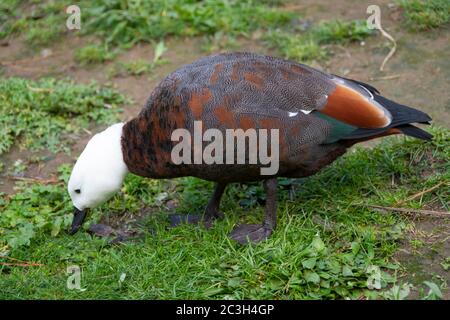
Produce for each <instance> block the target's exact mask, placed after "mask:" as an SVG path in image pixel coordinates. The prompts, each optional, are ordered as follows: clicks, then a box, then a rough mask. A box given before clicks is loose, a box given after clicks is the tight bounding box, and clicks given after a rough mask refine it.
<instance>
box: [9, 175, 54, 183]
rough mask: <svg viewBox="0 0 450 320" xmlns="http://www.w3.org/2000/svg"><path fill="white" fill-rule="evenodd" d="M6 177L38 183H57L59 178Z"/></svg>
mask: <svg viewBox="0 0 450 320" xmlns="http://www.w3.org/2000/svg"><path fill="white" fill-rule="evenodd" d="M8 179H11V180H18V181H28V182H38V183H42V184H56V183H59V180H58V179H56V178H53V179H42V178H36V177H15V176H8Z"/></svg>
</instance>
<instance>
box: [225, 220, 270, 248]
mask: <svg viewBox="0 0 450 320" xmlns="http://www.w3.org/2000/svg"><path fill="white" fill-rule="evenodd" d="M271 234H272V229H270V228H268V227H266V226H264V225H261V224H241V225H238V226H237V227H236V228H234V230H233V231H232V232H231V233H230V237H231V238H232V239H234V240H236V241H237V242H239V243H240V244H242V245H244V244H247V243H258V242H261V241H263V240H266V239H267V238H268V237H269V236H270V235H271Z"/></svg>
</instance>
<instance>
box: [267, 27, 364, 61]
mask: <svg viewBox="0 0 450 320" xmlns="http://www.w3.org/2000/svg"><path fill="white" fill-rule="evenodd" d="M371 34H372V32H371V30H369V29H368V28H367V25H366V23H365V21H362V20H354V21H339V20H333V21H325V22H322V23H320V24H318V25H317V26H314V27H313V28H311V29H310V30H307V31H306V32H302V33H293V32H291V31H285V30H282V29H277V30H272V31H270V32H268V33H267V34H266V35H265V36H264V37H263V40H264V41H265V42H266V44H268V45H269V46H270V47H272V48H276V49H277V50H278V51H279V52H280V54H281V55H283V56H284V57H285V58H287V59H292V60H297V61H300V62H311V61H314V60H316V61H321V60H324V59H326V58H327V57H328V56H329V55H330V50H329V49H328V46H329V45H330V44H341V45H346V44H348V43H350V42H354V41H362V40H364V39H366V38H367V37H368V36H370V35H371Z"/></svg>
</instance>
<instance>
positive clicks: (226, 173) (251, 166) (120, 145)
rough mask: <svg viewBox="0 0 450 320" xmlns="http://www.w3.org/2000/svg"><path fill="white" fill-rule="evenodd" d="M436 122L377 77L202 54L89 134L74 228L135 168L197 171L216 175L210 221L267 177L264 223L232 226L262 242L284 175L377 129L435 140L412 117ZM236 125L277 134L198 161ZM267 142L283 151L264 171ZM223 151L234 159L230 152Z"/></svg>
mask: <svg viewBox="0 0 450 320" xmlns="http://www.w3.org/2000/svg"><path fill="white" fill-rule="evenodd" d="M430 121H431V118H430V116H429V115H427V114H426V113H424V112H422V111H420V110H417V109H415V108H412V107H408V106H406V105H402V104H399V103H397V102H394V101H392V100H389V99H388V98H385V97H384V96H382V95H381V93H380V92H379V91H378V90H377V89H376V88H375V87H373V86H371V85H369V84H366V83H363V82H361V81H358V80H353V79H349V78H345V77H342V76H338V75H335V74H330V73H326V72H324V71H320V70H317V69H315V68H312V67H310V66H307V65H305V64H301V63H298V62H295V61H290V60H285V59H282V58H277V57H272V56H267V55H260V54H256V53H251V52H232V53H220V54H216V55H211V56H207V57H203V58H200V59H199V60H197V61H195V62H193V63H191V64H187V65H184V66H182V67H180V68H179V69H177V70H175V71H173V72H172V73H171V74H169V75H168V76H167V77H166V78H164V79H163V80H162V81H161V82H160V83H159V85H157V86H156V87H155V88H154V90H153V91H152V92H151V94H150V96H149V98H148V100H147V102H146V103H145V105H144V107H143V109H142V110H141V111H140V113H139V114H138V115H137V116H136V117H135V118H133V119H131V120H129V121H127V122H121V123H116V124H113V125H111V126H110V127H108V128H107V129H105V130H104V131H102V132H100V133H97V134H96V135H94V136H93V137H92V138H91V140H89V142H88V143H87V145H86V147H85V149H84V150H83V151H82V153H81V154H80V156H79V158H78V159H77V161H76V163H75V165H74V167H73V170H72V173H71V175H70V178H69V181H68V192H69V195H70V198H71V200H72V204H73V206H74V217H73V221H72V225H71V228H70V230H69V233H70V234H75V233H76V232H77V231H78V230H79V229H80V227H81V226H82V224H83V221H84V220H85V217H86V215H87V212H88V211H89V209H92V208H95V207H97V206H99V205H101V204H103V203H105V202H106V201H107V200H108V199H110V198H111V197H112V196H113V195H114V194H116V193H117V192H118V191H119V190H120V189H121V187H122V184H123V182H124V179H125V177H126V176H127V175H128V174H130V173H131V174H134V175H138V176H141V177H146V178H151V179H171V178H177V177H186V176H192V177H197V178H200V179H204V180H208V181H212V182H214V183H215V187H214V191H213V193H212V196H211V198H210V200H209V202H208V203H207V204H206V207H205V210H204V213H203V215H202V221H208V222H212V221H215V220H217V219H222V218H224V214H223V213H222V212H221V211H220V201H221V198H222V195H223V193H224V191H225V189H226V187H227V185H228V184H231V183H246V182H255V181H262V184H263V187H264V191H265V193H266V201H265V208H264V218H263V221H262V223H260V224H237V225H236V226H235V227H234V229H233V230H232V231H231V233H230V234H229V236H230V237H231V238H232V239H234V240H236V241H237V242H239V243H241V244H248V243H258V242H260V241H263V240H266V239H268V238H269V237H270V235H271V234H272V233H273V232H274V230H275V229H276V225H277V178H278V177H288V178H304V177H308V176H311V175H314V174H315V173H317V172H318V171H319V170H321V169H322V168H323V167H325V166H327V165H329V164H331V163H332V162H333V161H335V160H336V159H337V158H339V157H340V156H341V155H343V154H344V153H345V152H346V151H347V150H348V149H349V148H350V147H352V146H353V145H355V144H356V143H360V142H364V141H368V140H372V139H375V138H380V137H385V136H390V135H397V134H403V135H406V136H411V137H414V138H418V139H422V140H425V141H430V140H432V137H433V136H432V135H431V134H430V133H428V132H427V131H425V130H423V129H421V128H419V127H417V126H414V125H413V124H416V123H418V124H430ZM199 129H200V133H203V138H205V135H206V133H207V131H210V132H212V133H214V134H209V135H208V137H206V138H207V139H203V140H201V141H199V139H197V138H195V137H194V138H192V136H195V132H194V131H196V130H197V131H198V130H199ZM180 130H181V133H180ZM230 130H232V131H233V130H234V131H233V132H234V134H237V132H238V131H239V130H240V131H239V132H240V133H244V134H246V133H248V132H251V131H252V130H254V131H255V132H261V133H264V132H265V135H262V138H264V137H265V138H266V140H267V139H269V140H271V142H273V141H275V143H273V144H270V143H268V142H267V141H265V142H266V143H263V142H264V141H263V140H264V139H262V138H261V137H260V138H261V139H259V140H257V141H256V143H253V149H251V148H250V147H252V146H250V143H248V145H246V146H245V147H244V148H243V150H241V152H234V151H236V150H237V147H236V146H233V145H231V146H230V145H228V143H222V144H216V145H215V148H213V149H214V151H212V152H211V153H210V155H211V156H212V157H213V160H212V161H211V159H209V160H208V159H206V158H205V159H203V160H204V161H202V159H201V158H200V161H196V159H197V158H198V157H197V156H198V155H199V154H200V156H201V155H202V150H203V151H205V150H206V148H207V145H208V141H209V143H213V142H216V140H217V141H219V140H221V141H222V142H223V141H224V139H225V138H223V137H225V136H226V134H227V133H228V131H230ZM176 132H178V133H179V134H178V140H177V139H176V138H177V137H176V136H177V135H175V137H174V133H176ZM185 133H187V134H191V136H190V137H189V136H186V135H185ZM220 134H223V137H222V138H220V137H219V136H220ZM249 136H250V135H249ZM249 136H245V137H244V138H249ZM180 137H182V138H183V139H181V138H180ZM212 137H214V139H212ZM174 138H175V139H174ZM219 138H220V139H219ZM272 138H277V139H272ZM193 140H195V142H196V143H194V142H193ZM213 140H214V141H213ZM244 140H245V139H244ZM182 141H184V142H185V144H184V148H181V149H183V152H179V155H180V154H181V155H182V157H181V158H182V159H184V160H187V161H180V159H179V157H178V158H177V159H175V158H176V157H175V158H174V152H173V151H174V149H176V148H177V149H180V143H181V142H182ZM245 141H248V142H250V139H247V140H245ZM269 144H270V147H268V145H269ZM177 146H178V147H177ZM186 146H187V147H186ZM199 146H200V147H199ZM265 146H266V147H267V150H266V151H267V154H269V149H270V154H271V155H275V154H276V155H277V156H276V157H272V158H271V160H273V161H274V162H276V166H273V167H274V168H275V169H276V170H266V172H265V173H263V170H262V169H263V168H266V169H267V166H268V164H267V161H265V162H264V161H262V160H263V159H262V158H261V159H256V161H255V158H257V157H253V156H254V155H255V153H260V151H261V150H262V149H263V148H265ZM199 149H200V150H199ZM210 149H211V148H210ZM178 151H179V150H178ZM188 151H189V152H188ZM210 151H211V150H210ZM245 152H247V153H245ZM244 153H245V154H244ZM175 154H176V152H175ZM224 154H227V155H230V157H229V159H231V160H235V161H234V162H233V161H223V158H225V156H223V155H224ZM203 155H204V154H203ZM220 155H222V158H221V157H219V156H220ZM238 156H240V158H239V159H238ZM227 159H228V158H227ZM189 160H192V161H189ZM207 160H208V161H207ZM239 160H241V161H239ZM242 160H244V161H242ZM250 160H253V161H250Z"/></svg>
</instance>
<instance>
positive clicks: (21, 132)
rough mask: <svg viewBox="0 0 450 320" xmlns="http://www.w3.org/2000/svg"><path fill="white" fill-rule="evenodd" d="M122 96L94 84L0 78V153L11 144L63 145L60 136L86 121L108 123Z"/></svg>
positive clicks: (32, 147)
mask: <svg viewBox="0 0 450 320" xmlns="http://www.w3.org/2000/svg"><path fill="white" fill-rule="evenodd" d="M124 102H125V98H124V97H123V96H122V95H120V94H119V93H117V92H116V91H114V90H111V89H108V88H99V87H97V86H96V85H95V84H91V85H78V84H74V83H73V82H71V81H56V80H53V79H44V80H40V81H36V82H35V81H31V80H24V79H19V78H10V79H1V80H0V135H1V137H2V139H1V140H0V154H2V153H4V152H6V151H8V150H9V148H10V147H11V146H12V145H13V144H18V145H21V146H22V147H26V148H28V149H30V150H37V149H42V148H49V149H50V150H51V151H53V152H56V151H59V150H63V149H66V148H67V144H63V143H62V142H61V137H62V136H63V135H64V134H67V133H76V132H79V131H80V129H81V128H86V127H87V126H88V124H89V122H90V121H95V122H97V123H111V122H112V121H114V120H115V119H116V118H117V111H118V106H119V105H121V104H123V103H124Z"/></svg>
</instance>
